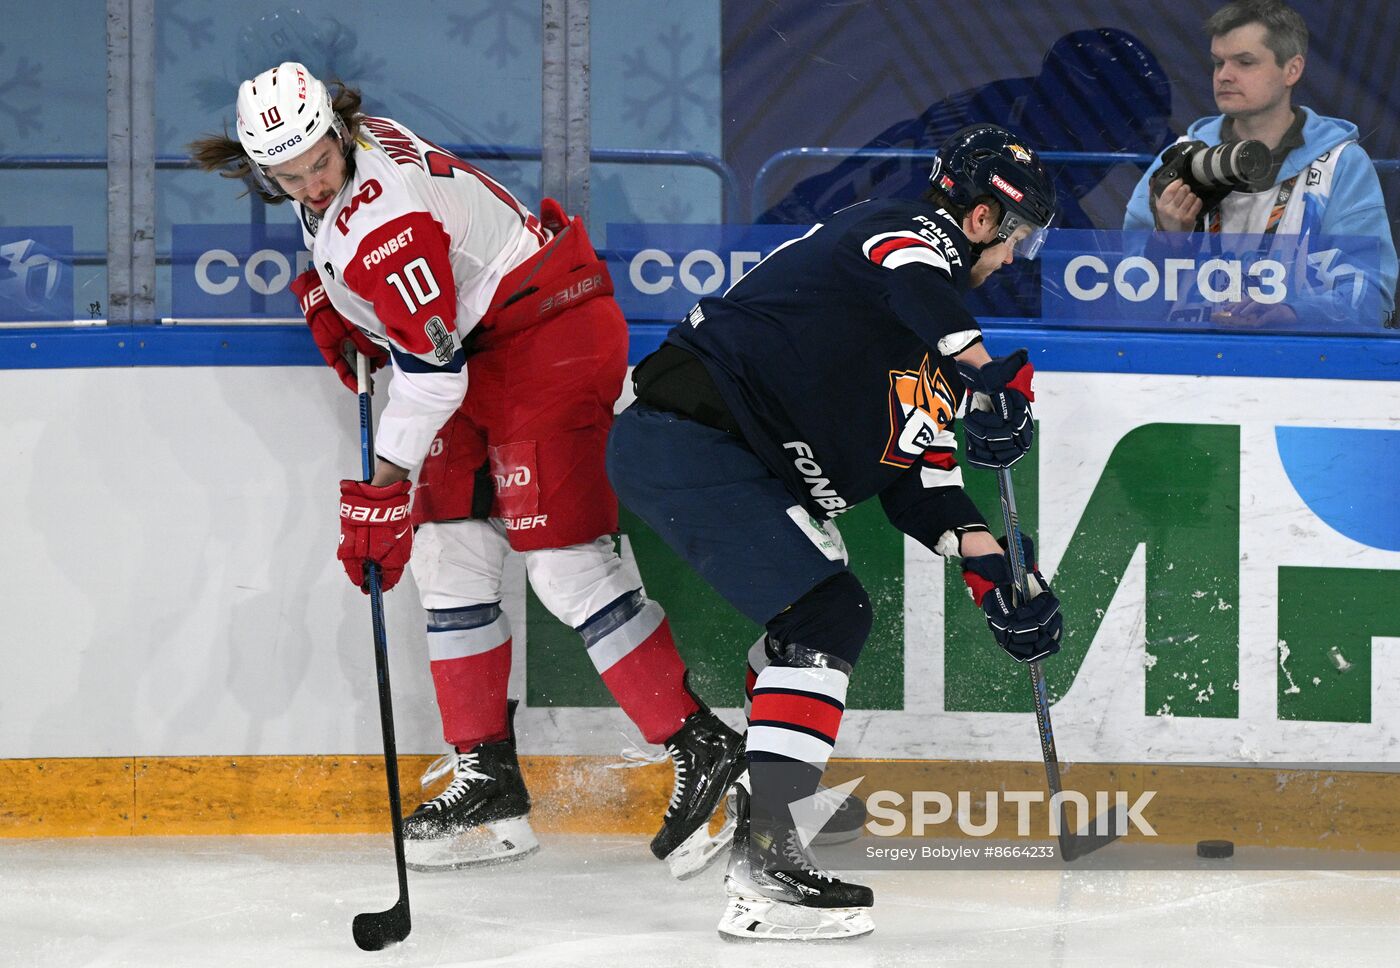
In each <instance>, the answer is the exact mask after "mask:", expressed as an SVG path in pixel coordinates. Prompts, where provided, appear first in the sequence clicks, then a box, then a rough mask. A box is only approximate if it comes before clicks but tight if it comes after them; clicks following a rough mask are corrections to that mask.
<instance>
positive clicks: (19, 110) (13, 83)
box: [0, 44, 44, 144]
mask: <svg viewBox="0 0 1400 968" xmlns="http://www.w3.org/2000/svg"><path fill="white" fill-rule="evenodd" d="M4 53H5V45H4V44H0V55H3V54H4ZM41 70H43V66H42V65H40V64H36V63H34V62H33V61H31V60H30V59H29V58H27V57H21V58H20V59H19V60H17V61H15V66H14V69H13V70H12V71H11V72H10V76H9V77H8V78H6V79H5V80H4V81H0V112H4V113H5V114H7V115H9V118H10V124H9V126H8V127H9V128H10V129H11V130H13V131H14V133H15V134H17V135H19V136H21V137H23V136H24V135H26V134H29V133H31V132H34V131H41V130H43V127H44V123H43V122H42V121H40V120H39V107H38V106H37V105H36V106H32V107H21V106H20V103H19V101H18V100H17V99H16V98H15V97H14V95H15V94H17V93H19V92H20V91H25V90H29V91H37V90H38V89H39V72H40V71H41ZM0 144H4V141H3V140H0Z"/></svg>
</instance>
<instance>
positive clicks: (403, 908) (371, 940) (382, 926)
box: [351, 897, 413, 951]
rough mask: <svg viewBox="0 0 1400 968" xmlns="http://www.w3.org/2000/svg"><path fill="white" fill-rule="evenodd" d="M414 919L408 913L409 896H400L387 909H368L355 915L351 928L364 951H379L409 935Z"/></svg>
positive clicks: (356, 942) (357, 942)
mask: <svg viewBox="0 0 1400 968" xmlns="http://www.w3.org/2000/svg"><path fill="white" fill-rule="evenodd" d="M412 928H413V921H412V919H411V918H410V917H409V914H408V898H406V897H400V898H399V901H398V903H397V904H395V905H394V906H393V907H391V908H390V909H389V910H387V911H366V912H365V913H364V914H357V915H355V921H354V923H353V924H352V925H351V929H352V931H353V932H354V935H355V944H357V945H359V946H360V948H361V949H362V950H364V951H379V950H381V949H383V948H387V947H388V946H389V945H391V944H398V943H399V942H401V941H403V939H404V938H407V937H408V932H409V931H410V930H412Z"/></svg>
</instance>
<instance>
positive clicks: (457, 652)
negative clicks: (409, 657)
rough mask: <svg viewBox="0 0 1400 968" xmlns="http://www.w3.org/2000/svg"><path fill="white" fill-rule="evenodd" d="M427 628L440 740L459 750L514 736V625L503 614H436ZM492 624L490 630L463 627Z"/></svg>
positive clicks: (470, 611)
mask: <svg viewBox="0 0 1400 968" xmlns="http://www.w3.org/2000/svg"><path fill="white" fill-rule="evenodd" d="M429 615H430V618H429V622H428V656H429V658H430V659H431V661H432V672H433V685H434V687H435V688H436V691H437V700H438V710H439V711H440V712H441V713H442V737H443V739H445V740H447V742H448V743H450V744H452V745H453V746H455V747H456V748H457V749H460V750H469V749H471V748H472V747H474V746H479V745H481V744H482V743H494V742H497V741H499V740H503V739H505V738H506V737H507V736H509V735H510V728H509V726H508V725H507V723H506V690H507V687H508V685H509V684H510V658H511V656H510V653H511V638H510V622H509V621H508V620H507V619H506V616H505V614H504V613H502V612H501V611H500V609H499V608H496V609H495V612H494V618H493V616H492V613H491V612H487V611H483V610H482V609H480V608H476V609H451V610H446V609H442V610H439V609H434V610H431V611H430V613H429ZM483 618H485V619H491V620H490V621H489V623H488V624H485V625H475V626H469V627H462V626H463V625H464V624H466V623H467V622H472V621H480V620H481V619H483Z"/></svg>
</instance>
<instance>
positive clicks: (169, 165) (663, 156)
mask: <svg viewBox="0 0 1400 968" xmlns="http://www.w3.org/2000/svg"><path fill="white" fill-rule="evenodd" d="M443 147H444V148H446V149H447V150H449V151H451V152H453V153H454V154H457V155H460V156H462V157H463V158H470V159H483V160H487V161H490V160H502V161H539V160H540V157H541V154H542V151H541V149H540V148H538V147H533V146H528V145H481V144H451V143H446V142H445V143H444V144H443ZM589 157H590V158H591V159H592V160H593V162H594V163H595V164H610V165H611V164H616V165H666V166H678V167H690V168H704V169H706V170H707V171H712V172H714V173H715V175H716V176H717V177H718V178H719V180H720V186H721V188H722V190H723V195H722V206H721V212H720V219H721V221H723V220H725V219H727V218H732V217H734V216H736V215H737V214H738V213H739V211H740V208H741V201H740V198H741V195H740V191H739V179H738V177H737V176H736V175H735V174H734V169H732V168H730V167H729V165H728V164H726V163H725V161H724V159H722V158H720V157H719V156H718V155H714V154H711V153H710V152H707V151H681V150H679V149H670V148H594V149H593V150H592V151H591V152H590V154H589ZM106 167H107V158H106V156H105V155H8V156H5V157H0V171H5V170H10V171H15V170H29V169H37V168H44V169H52V170H57V171H79V170H84V169H104V168H106ZM155 167H156V169H157V170H158V171H172V170H173V171H179V170H186V169H193V168H194V167H195V164H194V162H193V161H191V160H190V159H189V158H188V157H186V156H184V155H158V156H157V157H156V162H155ZM250 197H251V198H252V200H253V202H252V203H253V209H254V218H253V220H254V221H255V222H261V221H263V216H262V215H261V214H260V210H262V209H264V208H265V205H264V203H263V201H262V199H261V198H259V197H258V196H256V195H252V196H250Z"/></svg>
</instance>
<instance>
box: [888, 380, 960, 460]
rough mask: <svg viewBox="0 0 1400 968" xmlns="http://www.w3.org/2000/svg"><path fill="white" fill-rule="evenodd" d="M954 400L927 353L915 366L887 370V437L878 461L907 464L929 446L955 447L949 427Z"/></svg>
mask: <svg viewBox="0 0 1400 968" xmlns="http://www.w3.org/2000/svg"><path fill="white" fill-rule="evenodd" d="M956 411H957V400H956V398H955V397H954V396H953V390H952V388H951V387H950V386H948V381H947V380H946V379H945V378H944V376H943V373H942V372H941V371H940V370H938V369H937V368H936V367H930V365H929V359H928V354H927V353H925V354H924V359H923V362H922V363H920V364H919V369H918V370H917V371H915V370H890V440H889V443H888V444H887V445H886V446H885V456H884V457H882V458H880V463H882V464H893V465H894V466H895V467H908V466H910V465H911V464H913V463H914V462H915V461H916V460H919V459H920V458H921V457H923V456H924V453H925V451H927V450H928V449H929V448H931V447H935V448H940V449H941V448H948V449H950V450H952V449H954V448H956V446H957V441H956V439H955V438H954V436H953V432H952V430H951V429H950V428H951V426H952V423H953V414H954V413H955V412H956Z"/></svg>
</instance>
